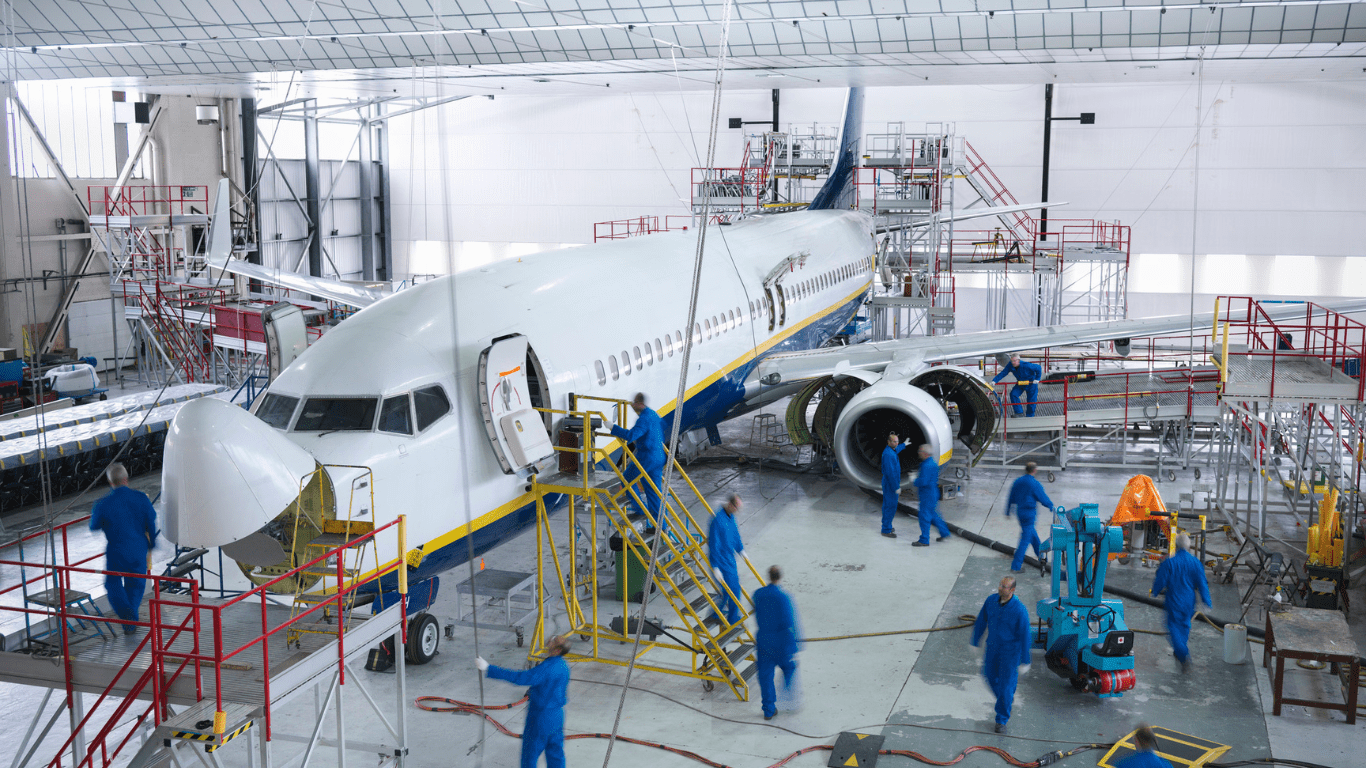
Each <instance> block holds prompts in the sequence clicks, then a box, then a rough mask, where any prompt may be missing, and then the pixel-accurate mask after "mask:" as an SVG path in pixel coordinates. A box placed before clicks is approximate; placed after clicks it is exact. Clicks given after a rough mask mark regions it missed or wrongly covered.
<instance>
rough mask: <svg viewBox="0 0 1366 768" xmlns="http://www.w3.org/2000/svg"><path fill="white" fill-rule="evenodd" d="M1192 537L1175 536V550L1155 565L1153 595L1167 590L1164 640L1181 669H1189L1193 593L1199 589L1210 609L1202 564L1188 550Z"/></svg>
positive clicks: (1193, 615)
mask: <svg viewBox="0 0 1366 768" xmlns="http://www.w3.org/2000/svg"><path fill="white" fill-rule="evenodd" d="M1190 549H1191V539H1190V537H1189V536H1187V535H1186V534H1184V533H1183V534H1181V535H1179V536H1177V537H1176V553H1175V554H1173V555H1172V556H1171V557H1169V558H1167V559H1166V560H1163V561H1162V564H1161V565H1159V566H1157V575H1156V576H1154V577H1153V588H1152V594H1153V596H1154V597H1156V596H1158V595H1161V594H1162V593H1163V592H1166V593H1167V600H1166V608H1167V639H1168V640H1169V641H1171V644H1172V655H1173V656H1175V657H1176V660H1177V661H1178V662H1180V663H1181V672H1182V673H1186V672H1190V670H1191V654H1190V647H1189V643H1190V636H1191V619H1194V618H1195V595H1196V592H1199V594H1200V599H1202V600H1204V601H1205V605H1206V606H1208V607H1210V608H1213V607H1214V603H1212V602H1210V599H1209V582H1208V581H1206V580H1205V567H1204V566H1203V565H1201V564H1200V561H1199V560H1197V559H1196V557H1195V555H1192V554H1191V553H1190Z"/></svg>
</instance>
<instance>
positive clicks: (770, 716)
mask: <svg viewBox="0 0 1366 768" xmlns="http://www.w3.org/2000/svg"><path fill="white" fill-rule="evenodd" d="M764 719H765V720H772V719H773V715H764Z"/></svg>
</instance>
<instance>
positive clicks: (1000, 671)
mask: <svg viewBox="0 0 1366 768" xmlns="http://www.w3.org/2000/svg"><path fill="white" fill-rule="evenodd" d="M983 632H985V633H986V636H987V648H986V653H985V655H984V658H983V659H982V675H983V676H984V677H985V678H986V679H987V685H989V686H991V692H992V693H994V694H995V695H996V732H997V733H1005V732H1006V723H1008V722H1009V721H1010V708H1011V705H1012V704H1014V702H1015V686H1016V684H1017V683H1019V681H1020V672H1022V671H1024V670H1025V669H1026V668H1028V667H1029V649H1030V648H1031V647H1032V646H1033V638H1032V637H1031V636H1030V631H1029V609H1028V608H1026V607H1025V604H1024V603H1022V602H1020V599H1019V598H1018V597H1016V596H1015V577H1014V576H1006V577H1005V578H1003V579H1001V583H1000V585H999V586H998V587H997V588H996V594H994V595H992V596H990V597H988V598H987V599H986V602H984V603H982V610H981V611H979V612H978V613H977V621H976V622H975V623H974V624H973V625H972V647H974V648H976V647H977V644H978V643H980V642H981V641H982V633H983Z"/></svg>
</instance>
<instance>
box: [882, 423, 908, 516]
mask: <svg viewBox="0 0 1366 768" xmlns="http://www.w3.org/2000/svg"><path fill="white" fill-rule="evenodd" d="M906 445H907V444H906V443H902V442H901V438H900V437H899V436H898V435H897V433H895V432H889V433H887V447H885V448H883V449H882V535H883V536H886V537H887V538H889V539H895V538H896V529H895V528H893V527H892V520H893V518H895V517H896V501H897V494H899V493H901V459H900V458H899V457H898V455H897V454H899V453H901V452H902V451H904V450H906Z"/></svg>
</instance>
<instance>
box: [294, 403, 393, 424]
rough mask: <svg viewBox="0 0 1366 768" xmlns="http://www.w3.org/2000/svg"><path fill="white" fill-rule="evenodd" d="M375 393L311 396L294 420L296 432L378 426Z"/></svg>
mask: <svg viewBox="0 0 1366 768" xmlns="http://www.w3.org/2000/svg"><path fill="white" fill-rule="evenodd" d="M378 406H379V400H378V399H376V398H373V397H365V398H361V397H310V398H308V399H307V400H305V401H304V409H303V411H302V412H301V413H300V414H299V420H298V422H296V423H295V424H294V431H295V432H341V431H347V432H369V431H370V430H371V429H374V427H375V409H376V408H377V407H378Z"/></svg>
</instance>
